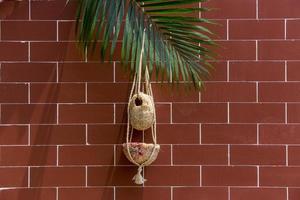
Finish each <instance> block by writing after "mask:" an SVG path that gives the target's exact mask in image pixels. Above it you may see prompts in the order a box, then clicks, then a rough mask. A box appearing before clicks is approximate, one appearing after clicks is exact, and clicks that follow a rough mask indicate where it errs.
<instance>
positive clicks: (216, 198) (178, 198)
mask: <svg viewBox="0 0 300 200" xmlns="http://www.w3.org/2000/svg"><path fill="white" fill-rule="evenodd" d="M227 197H228V191H227V188H225V187H176V188H173V199H174V200H194V199H209V200H227Z"/></svg>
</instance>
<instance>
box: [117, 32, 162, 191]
mask: <svg viewBox="0 0 300 200" xmlns="http://www.w3.org/2000/svg"><path fill="white" fill-rule="evenodd" d="M144 43H145V30H144V33H143V42H142V50H141V55H140V62H139V71H138V73H137V72H136V73H135V75H134V79H133V84H132V88H131V91H130V95H129V101H128V107H127V132H126V143H125V144H123V151H124V153H125V155H126V157H127V158H128V160H129V161H130V162H132V163H133V164H135V165H137V166H138V170H137V173H136V175H135V176H134V177H133V180H134V182H135V183H136V184H139V185H140V184H144V182H145V181H146V179H144V177H143V176H142V172H143V167H144V166H147V165H150V164H151V163H152V162H153V161H154V160H155V159H156V158H157V155H158V152H159V150H160V145H159V144H157V139H156V114H155V106H154V105H155V104H154V100H153V92H152V87H151V84H150V77H149V71H148V67H147V66H146V69H145V87H143V88H144V90H145V93H146V94H145V93H143V92H141V85H142V83H141V76H142V56H143V52H144ZM134 93H136V94H135V95H134ZM139 95H140V96H141V95H149V97H151V98H149V99H150V103H151V105H150V106H152V109H153V123H152V124H151V126H150V128H151V135H152V140H153V144H146V143H132V135H133V130H134V128H133V126H132V124H131V123H130V122H131V117H132V115H130V111H131V110H130V109H131V107H130V102H131V101H132V98H133V97H134V96H139ZM137 144H138V145H139V147H141V148H144V150H146V151H148V150H151V154H150V156H149V154H147V155H148V156H147V158H146V159H144V160H135V159H134V158H133V157H132V155H131V152H130V149H132V148H133V145H137ZM137 161H138V162H137Z"/></svg>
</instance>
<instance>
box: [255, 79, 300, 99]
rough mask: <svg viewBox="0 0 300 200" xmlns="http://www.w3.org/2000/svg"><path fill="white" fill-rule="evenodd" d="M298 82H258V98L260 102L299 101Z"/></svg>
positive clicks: (299, 85) (299, 90)
mask: <svg viewBox="0 0 300 200" xmlns="http://www.w3.org/2000/svg"><path fill="white" fill-rule="evenodd" d="M299 87H300V84H299V83H259V85H258V100H259V101H261V102H299V101H300V94H299V92H300V89H299Z"/></svg>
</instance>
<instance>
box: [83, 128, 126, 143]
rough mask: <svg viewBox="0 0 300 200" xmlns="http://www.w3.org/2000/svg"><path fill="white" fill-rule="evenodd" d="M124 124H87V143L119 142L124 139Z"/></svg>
mask: <svg viewBox="0 0 300 200" xmlns="http://www.w3.org/2000/svg"><path fill="white" fill-rule="evenodd" d="M125 132H126V126H125V125H117V124H113V125H110V124H103V125H88V144H120V143H122V142H124V141H125V136H124V134H123V133H125Z"/></svg>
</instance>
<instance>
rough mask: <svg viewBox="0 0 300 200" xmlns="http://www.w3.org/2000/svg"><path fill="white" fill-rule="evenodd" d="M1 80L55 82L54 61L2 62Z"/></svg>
mask: <svg viewBox="0 0 300 200" xmlns="http://www.w3.org/2000/svg"><path fill="white" fill-rule="evenodd" d="M1 81H2V82H55V81H56V64H55V63H2V64H1Z"/></svg>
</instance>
